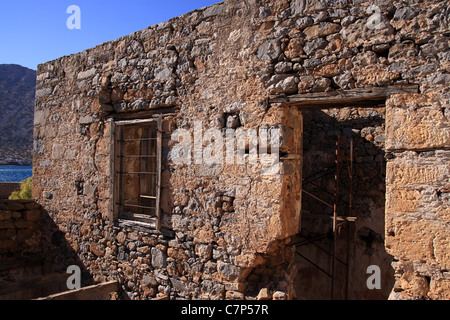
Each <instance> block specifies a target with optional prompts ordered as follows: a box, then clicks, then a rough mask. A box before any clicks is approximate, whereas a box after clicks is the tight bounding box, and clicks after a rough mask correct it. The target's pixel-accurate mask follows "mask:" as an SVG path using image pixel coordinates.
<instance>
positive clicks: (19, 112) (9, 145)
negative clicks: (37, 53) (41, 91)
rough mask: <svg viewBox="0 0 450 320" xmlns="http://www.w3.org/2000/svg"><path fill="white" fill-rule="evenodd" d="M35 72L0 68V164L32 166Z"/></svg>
mask: <svg viewBox="0 0 450 320" xmlns="http://www.w3.org/2000/svg"><path fill="white" fill-rule="evenodd" d="M35 91H36V71H35V70H32V69H28V68H26V67H23V66H20V65H17V64H0V114H1V117H0V164H31V162H32V157H33V121H34V98H35Z"/></svg>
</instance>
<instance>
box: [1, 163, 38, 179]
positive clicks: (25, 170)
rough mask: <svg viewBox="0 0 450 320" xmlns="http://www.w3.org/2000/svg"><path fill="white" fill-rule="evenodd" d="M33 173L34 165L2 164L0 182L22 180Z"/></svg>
mask: <svg viewBox="0 0 450 320" xmlns="http://www.w3.org/2000/svg"><path fill="white" fill-rule="evenodd" d="M32 175H33V167H28V166H0V182H21V181H22V180H25V179H27V178H29V177H31V176H32Z"/></svg>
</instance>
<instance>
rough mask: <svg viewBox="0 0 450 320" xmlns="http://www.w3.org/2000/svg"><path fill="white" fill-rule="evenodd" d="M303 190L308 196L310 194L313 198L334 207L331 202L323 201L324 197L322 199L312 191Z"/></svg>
mask: <svg viewBox="0 0 450 320" xmlns="http://www.w3.org/2000/svg"><path fill="white" fill-rule="evenodd" d="M302 191H303V192H304V193H306V194H307V195H308V196H310V197H312V198H314V199H316V200H318V201H320V202H322V203H323V204H325V205H327V206H328V207H330V208H333V205H331V204H329V203H328V202H325V201H323V200H322V199H320V198H319V197H317V196H315V195H313V194H312V193H310V192H308V191H306V190H302Z"/></svg>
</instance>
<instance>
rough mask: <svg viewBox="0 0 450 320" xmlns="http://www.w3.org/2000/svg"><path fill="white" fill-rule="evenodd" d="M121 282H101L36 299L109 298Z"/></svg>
mask: <svg viewBox="0 0 450 320" xmlns="http://www.w3.org/2000/svg"><path fill="white" fill-rule="evenodd" d="M118 290H119V283H118V281H117V280H114V281H110V282H106V283H101V284H97V285H93V286H89V287H84V288H81V289H79V290H71V291H66V292H62V293H57V294H53V295H50V296H48V297H44V298H39V299H36V300H109V299H110V294H111V293H117V292H118Z"/></svg>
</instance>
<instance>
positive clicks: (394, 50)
mask: <svg viewBox="0 0 450 320" xmlns="http://www.w3.org/2000/svg"><path fill="white" fill-rule="evenodd" d="M371 4H372V3H369V2H367V1H346V0H343V1H319V0H311V1H306V0H305V1H302V0H295V1H294V0H293V1H287V0H279V1H234V0H233V1H231V0H230V1H225V2H224V3H220V4H217V5H214V6H212V7H209V8H205V9H202V10H196V11H194V12H191V13H188V14H185V15H183V16H181V17H179V18H174V19H172V20H170V21H168V22H165V23H161V24H159V25H156V26H152V27H149V28H147V29H145V30H142V31H138V32H136V33H133V34H131V35H129V36H126V37H123V38H120V39H118V40H115V41H111V42H108V43H104V44H102V45H100V46H98V47H95V48H93V49H90V50H87V51H85V52H82V53H79V54H76V55H72V56H69V57H63V58H60V59H58V60H55V61H51V62H48V63H46V64H43V65H40V66H39V68H38V76H37V77H38V79H37V80H38V81H37V91H36V114H35V132H34V135H35V137H34V139H35V140H34V165H33V170H34V172H33V175H34V177H35V179H33V183H34V186H33V194H34V197H35V198H37V199H38V201H39V203H41V204H42V205H43V206H44V207H45V208H46V210H47V211H48V212H49V214H50V216H51V218H52V219H53V220H54V221H55V223H56V224H57V225H58V226H59V228H60V229H61V231H63V232H64V234H65V237H66V239H67V241H68V242H69V243H70V244H71V246H72V247H73V248H74V250H75V251H76V252H77V253H78V256H79V257H80V259H81V260H82V261H83V263H84V264H85V265H86V267H87V268H88V269H89V270H90V272H91V273H92V275H93V277H94V279H95V280H96V281H97V282H102V281H107V280H114V279H116V278H118V279H119V280H120V282H121V285H122V287H123V289H124V290H125V292H128V296H130V297H132V298H136V299H146V298H153V297H155V296H157V295H161V294H166V295H169V296H170V297H171V298H225V297H228V298H231V297H238V298H243V297H245V296H255V295H256V294H258V293H260V292H259V291H261V289H263V290H262V292H263V293H265V296H267V297H272V298H285V297H293V296H292V277H293V275H294V274H295V270H294V268H293V264H292V261H293V256H294V253H293V250H292V248H291V247H289V246H286V244H287V243H288V242H289V238H290V237H291V236H293V235H295V234H297V232H298V230H299V227H300V204H301V196H300V195H301V167H302V161H301V154H302V144H301V140H302V139H301V137H302V115H301V113H300V112H299V111H298V110H297V109H296V108H295V107H287V106H286V105H284V104H282V103H279V104H270V103H268V98H270V97H274V96H283V95H290V94H298V93H307V92H323V91H330V90H335V89H344V90H345V89H351V88H364V87H373V86H387V85H393V84H419V85H420V93H418V94H417V95H416V96H415V95H413V96H408V97H404V98H402V97H396V96H393V97H391V98H390V99H389V100H388V103H387V111H386V139H387V140H386V148H387V149H393V148H394V149H396V150H397V149H399V150H400V149H402V148H405V149H408V148H412V149H414V148H415V149H417V148H422V147H418V145H422V146H423V145H426V148H427V149H434V148H440V149H442V148H447V147H448V114H449V113H448V88H447V85H446V83H447V82H448V78H449V75H448V67H449V63H448V62H449V58H450V57H449V52H448V44H449V43H448V42H449V41H448V32H449V28H448V10H449V9H448V6H447V5H446V1H426V2H410V3H404V2H396V1H394V2H389V1H386V2H384V1H383V2H381V1H380V2H377V3H375V5H377V8H378V9H379V13H380V16H378V15H377V14H374V12H375V13H376V12H378V11H370V12H369V11H368V7H369V5H371ZM378 9H377V10H378ZM373 21H375V22H378V24H377V23H376V25H377V27H376V28H372V26H373V25H369V24H368V22H373ZM369 26H371V27H369ZM402 99H410V101H416V100H417V101H422V100H423V101H425V102H426V103H428V105H429V106H427V105H426V104H425V105H424V104H422V103H421V102H420V103H413V102H411V104H410V106H408V104H406V106H405V105H404V103H403V100H402ZM438 104H439V105H438ZM440 105H443V106H444V108H441V107H439V106H440ZM436 108H437V109H436ZM434 110H441V113H437V112H435V111H434ZM160 113H163V119H164V120H163V131H164V141H163V190H162V191H163V192H162V198H161V207H162V211H163V212H162V220H163V224H164V225H165V226H166V227H168V228H169V229H171V230H172V231H173V232H174V233H173V237H167V236H164V235H157V234H150V233H146V232H143V231H139V230H134V229H129V228H119V227H115V226H114V225H113V224H112V223H111V221H110V220H111V214H110V201H111V199H110V182H111V181H110V153H111V150H110V142H111V141H110V140H111V139H110V137H111V132H110V131H111V123H110V121H109V119H111V118H114V119H121V118H122V119H123V118H126V117H128V118H142V117H150V116H152V114H154V115H157V114H160ZM437 117H438V118H437ZM394 119H395V120H394ZM435 119H437V120H438V122H437V123H438V126H436V125H434V124H435V122H436V121H437V120H435ZM196 121H202V125H203V130H204V131H206V130H207V129H210V128H217V129H219V130H222V132H224V130H225V129H227V128H229V129H230V128H233V129H237V128H241V129H251V128H253V129H257V128H261V127H267V128H280V129H281V132H282V133H281V139H280V140H281V147H280V155H281V158H282V160H281V165H280V167H281V168H280V171H279V172H278V174H274V175H268V176H263V175H261V168H262V165H261V163H258V164H256V165H246V166H241V165H237V164H234V165H233V164H231V165H230V164H223V165H215V166H206V165H204V164H194V165H191V166H190V165H183V164H177V163H174V162H173V159H171V157H170V151H171V150H172V148H173V146H174V144H175V142H174V141H171V134H172V133H173V132H174V131H175V130H176V129H186V130H189V131H190V132H191V133H192V134H193V131H194V127H195V122H196ZM399 123H400V124H401V125H398V124H399ZM432 123H433V125H431V124H432ZM437 128H441V129H442V130H438V129H437ZM414 130H416V131H414ZM433 130H434V131H433ZM436 131H437V132H438V134H437V135H436ZM414 134H417V135H419V136H420V139H416V138H414ZM427 137H436V138H435V141H436V143H434V142H428V141H429V139H428V138H427ZM408 139H409V140H408ZM431 140H433V138H431ZM405 143H410V144H411V143H416V144H418V145H414V146H412V145H405ZM398 144H400V145H398ZM427 144H428V145H427ZM445 156H446V151H445V150H438V151H436V154H434V155H433V157H436V160H437V159H438V158H439V159H447V160H448V158H445ZM400 158H401V157H396V158H395V159H393V160H392V162H391V161H390V162H389V163H388V166H387V186H386V191H387V203H388V205H387V212H388V216H387V218H386V219H387V220H386V221H387V222H386V229H387V230H390V229H391V227H392V226H394V222H393V221H394V220H392V219H391V217H392V218H394V217H395V218H396V219H407V220H408V221H412V220H411V219H410V218H409V217H406V216H404V215H397V214H393V213H394V212H393V211H392V210H390V209H389V208H390V205H391V204H390V203H391V201H392V199H391V198H390V192H391V190H392V187H393V186H394V184H395V178H391V177H395V176H396V175H395V173H396V172H397V171H398V170H397V168H398V167H399V166H401V164H399V163H397V161H400V160H398V159H400ZM421 161H422V160H421V159H419V157H416V158H412V160H411V161H410V163H411V164H412V165H413V166H418V172H419V173H418V174H420V175H421V174H422V173H423V174H424V175H425V176H428V174H427V173H426V172H428V171H427V170H425V169H426V168H425V167H423V168H422V166H424V164H422V163H423V162H421ZM444 161H445V160H444ZM444 165H445V164H443V166H444ZM402 168H403V167H402ZM430 170H431V169H430ZM433 170H435V168H433ZM442 170H444V169H442ZM445 174H448V173H445V170H444V171H442V172H441V173H440V174H439V175H437V176H436V179H435V180H436V184H439V183H442V181H445V180H444V179H446V177H447V176H445ZM430 175H431V173H430ZM447 178H448V177H447ZM405 179H406V178H405ZM401 183H403V182H401ZM405 183H406V180H405ZM423 184H424V185H428V181H423ZM441 189H442V190H441ZM441 189H440V190H441V195H442V194H444V196H445V192H443V190H445V189H444V188H441ZM420 190H422V189H420ZM423 199H424V200H423V201H424V203H426V204H427V206H428V205H430V206H432V207H433V208H434V209H435V210H436V212H437V211H439V210H441V211H442V208H444V207H445V204H444V203H443V202H439V203H435V205H431V204H430V203H431V202H433V201H432V199H430V198H429V197H428V196H427V195H424V198H423ZM442 199H444V198H442ZM361 201H364V200H361ZM440 201H443V200H440ZM441 211H439V212H441ZM413 212H424V211H413ZM391 213H392V214H391ZM441 214H442V215H443V216H445V211H442V212H441ZM420 216H421V215H418V216H415V219H417V218H418V217H420ZM396 221H399V220H396ZM420 221H422V220H419V222H420ZM422 223H424V222H423V221H422ZM433 223H434V225H436V227H437V228H438V229H439V230H441V231H440V232H441V233H442V234H444V235H445V234H448V229H446V228H447V227H446V224H445V223H440V221H438V220H436V221H435V222H433ZM414 226H417V228H421V226H422V224H420V223H418V224H414ZM424 226H425V225H424ZM410 231H413V230H410V229H408V230H407V231H405V233H404V235H405V237H403V238H402V239H405V240H402V239H400V238H398V237H399V233H395V236H392V234H391V233H389V232H388V233H387V239H386V241H387V245H388V249H389V250H391V251H390V253H391V254H392V255H394V256H395V257H397V258H400V259H401V261H411V262H412V261H417V259H418V256H417V257H416V256H409V255H408V250H406V247H405V250H404V251H402V250H396V249H395V245H396V244H399V243H402V242H405V241H406V242H405V243H409V242H408V241H409V240H407V239H408V238H407V237H406V235H411V232H410ZM389 234H391V235H389ZM391 239H392V240H393V241H391ZM390 243H394V244H395V245H393V244H390ZM421 254H422V253H421ZM277 256H280V257H283V258H282V259H277V258H276V257H277ZM444 256H445V255H444ZM419 260H420V259H419ZM444 260H445V259H444ZM444 260H442V261H441V260H440V262H439V263H440V266H443V265H444V264H445V263H447V262H445V261H444ZM430 261H431V260H430ZM433 261H434V260H433ZM443 268H444V267H443ZM439 279H440V278H439ZM441 283H443V282H442V281H441V280H440V282H437V281H435V282H433V285H432V286H433V288H435V289H433V291H434V292H439V290H444V291H445V289H442V287H441V286H440V284H441ZM402 288H403V290H404V291H405V290H407V288H406V287H402ZM275 293H276V294H275ZM429 296H430V297H431V295H429Z"/></svg>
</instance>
